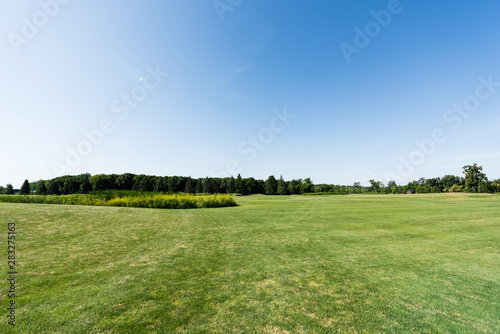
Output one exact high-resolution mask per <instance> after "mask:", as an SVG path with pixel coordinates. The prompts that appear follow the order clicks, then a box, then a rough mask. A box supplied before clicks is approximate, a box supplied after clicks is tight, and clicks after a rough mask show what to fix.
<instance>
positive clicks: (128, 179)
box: [116, 173, 135, 190]
mask: <svg viewBox="0 0 500 334" xmlns="http://www.w3.org/2000/svg"><path fill="white" fill-rule="evenodd" d="M134 176H135V175H134V174H131V173H125V174H121V175H118V176H117V177H116V186H117V188H118V189H121V190H132V187H133V186H134Z"/></svg>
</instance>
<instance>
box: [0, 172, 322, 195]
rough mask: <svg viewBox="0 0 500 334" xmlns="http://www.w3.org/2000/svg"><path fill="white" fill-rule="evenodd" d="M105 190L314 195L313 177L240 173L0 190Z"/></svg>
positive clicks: (72, 181) (65, 181)
mask: <svg viewBox="0 0 500 334" xmlns="http://www.w3.org/2000/svg"><path fill="white" fill-rule="evenodd" d="M106 190H133V191H139V192H163V193H181V192H182V193H191V194H221V193H222V194H235V193H236V194H242V195H250V194H266V195H289V194H303V193H308V192H312V191H313V183H312V181H311V179H310V178H306V179H304V180H302V179H299V180H291V181H285V180H284V179H283V177H280V178H279V179H276V178H275V177H274V176H269V178H268V179H267V180H265V181H264V180H259V179H255V178H253V177H250V178H242V177H241V175H239V174H238V176H237V177H236V178H234V177H226V178H216V177H205V178H191V177H184V176H154V175H144V174H140V175H136V174H131V173H125V174H97V175H90V174H81V175H76V176H72V175H66V176H61V177H57V178H54V179H51V180H39V181H36V182H32V183H30V182H29V181H28V180H26V181H24V183H23V185H22V187H21V189H20V190H16V189H13V188H12V185H10V184H9V185H7V187H6V188H4V187H0V193H3V194H14V193H19V194H26V195H27V194H38V195H69V194H86V193H89V192H91V191H106Z"/></svg>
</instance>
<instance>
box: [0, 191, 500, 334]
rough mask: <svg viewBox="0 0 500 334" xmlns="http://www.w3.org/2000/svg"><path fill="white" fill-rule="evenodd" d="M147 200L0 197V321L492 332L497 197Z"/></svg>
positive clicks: (21, 325) (87, 328) (19, 328)
mask: <svg viewBox="0 0 500 334" xmlns="http://www.w3.org/2000/svg"><path fill="white" fill-rule="evenodd" d="M236 201H237V203H238V204H239V206H237V207H230V208H214V209H192V210H158V209H137V208H123V207H122V208H119V207H87V206H63V205H61V206H59V205H35V204H11V203H0V217H1V220H2V230H3V231H4V232H3V234H4V237H2V239H3V240H4V242H3V246H2V247H3V248H4V250H2V252H1V253H2V254H4V257H5V259H4V260H3V263H4V265H3V268H4V270H3V273H4V274H3V276H4V277H6V276H7V268H6V267H7V265H6V264H7V259H6V251H7V223H8V222H15V223H16V230H17V239H16V243H17V246H16V251H17V253H16V256H17V260H18V263H17V269H18V272H19V273H18V275H17V281H18V282H17V284H18V287H17V296H16V305H17V307H18V309H17V314H16V316H17V321H16V327H15V330H13V329H12V328H10V327H9V326H8V325H7V318H6V316H5V315H6V314H7V310H6V309H7V302H8V300H7V294H6V290H7V288H8V285H7V284H8V282H7V281H6V280H4V279H3V277H2V280H1V282H3V283H1V284H2V285H3V286H2V290H1V291H2V294H1V309H2V317H1V323H0V332H1V333H11V332H12V333H50V334H54V333H187V332H189V333H288V332H290V333H335V332H340V333H345V332H351V333H364V332H366V333H381V332H389V333H395V332H403V333H410V332H413V333H436V332H449V333H476V332H477V333H499V332H500V196H498V195H497V196H494V195H467V194H438V195H385V196H370V195H364V196H363V195H349V196H311V197H307V196H289V197H287V196H281V197H279V196H261V195H256V196H249V197H237V198H236Z"/></svg>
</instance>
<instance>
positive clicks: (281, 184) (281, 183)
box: [277, 175, 288, 195]
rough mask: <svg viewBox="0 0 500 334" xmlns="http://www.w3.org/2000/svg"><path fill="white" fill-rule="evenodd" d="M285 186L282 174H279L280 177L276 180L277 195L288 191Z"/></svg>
mask: <svg viewBox="0 0 500 334" xmlns="http://www.w3.org/2000/svg"><path fill="white" fill-rule="evenodd" d="M286 188H287V187H286V182H285V180H283V175H280V179H279V180H278V189H277V192H278V195H286V194H287V193H288V192H287V189H286Z"/></svg>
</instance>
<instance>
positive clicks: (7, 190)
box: [5, 183, 14, 195]
mask: <svg viewBox="0 0 500 334" xmlns="http://www.w3.org/2000/svg"><path fill="white" fill-rule="evenodd" d="M5 193H6V194H7V195H14V187H12V184H10V183H9V184H7V187H6V188H5Z"/></svg>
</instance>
